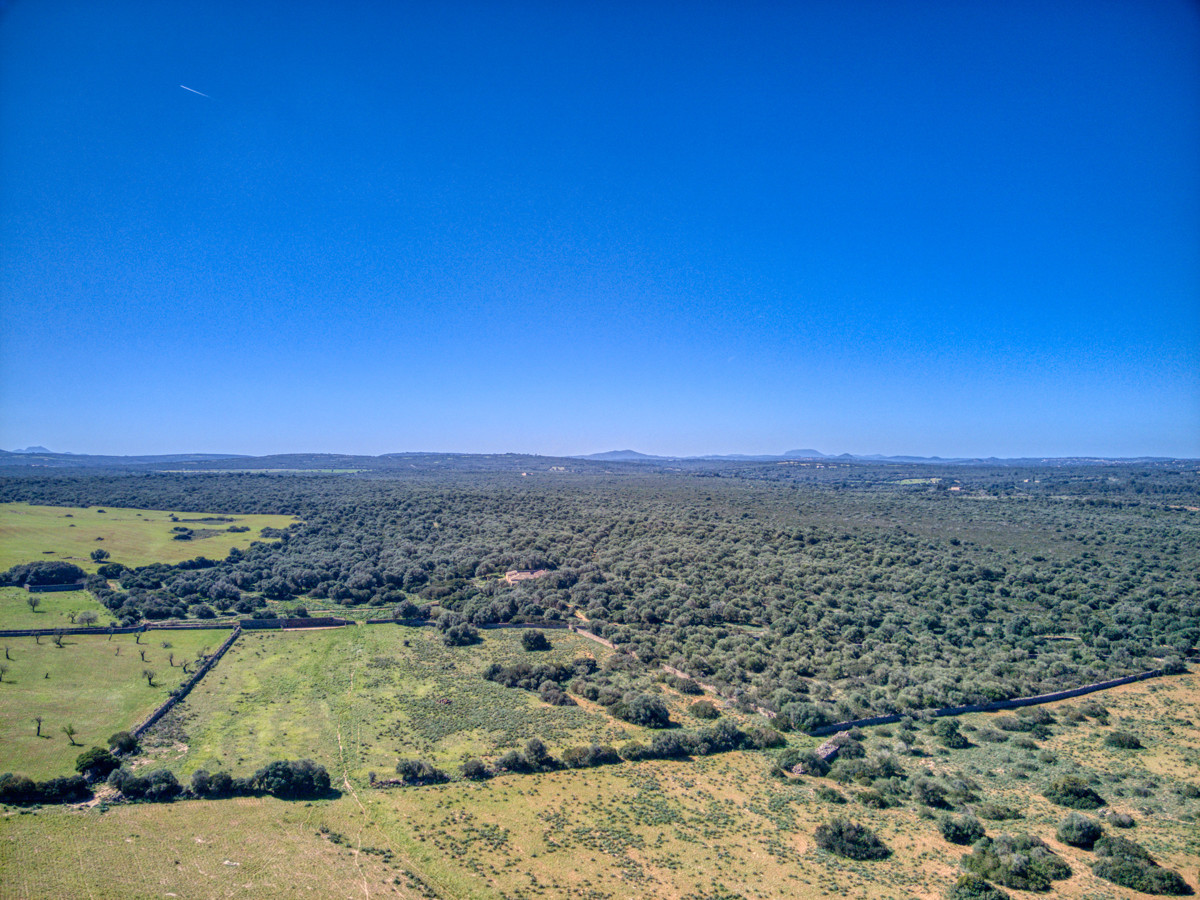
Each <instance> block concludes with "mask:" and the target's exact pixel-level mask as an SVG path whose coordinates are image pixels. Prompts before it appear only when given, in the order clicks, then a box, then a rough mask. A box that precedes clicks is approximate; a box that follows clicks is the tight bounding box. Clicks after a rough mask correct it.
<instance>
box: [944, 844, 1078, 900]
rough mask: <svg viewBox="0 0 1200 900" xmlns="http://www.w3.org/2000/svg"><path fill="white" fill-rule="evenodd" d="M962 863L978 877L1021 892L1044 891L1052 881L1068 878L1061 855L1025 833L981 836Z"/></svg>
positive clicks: (1069, 872) (1068, 871) (1048, 888)
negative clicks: (990, 836)
mask: <svg viewBox="0 0 1200 900" xmlns="http://www.w3.org/2000/svg"><path fill="white" fill-rule="evenodd" d="M962 864H963V868H965V869H967V871H969V872H973V873H974V874H976V875H978V876H979V877H981V878H986V879H987V880H989V881H995V882H997V883H999V884H1002V885H1004V886H1005V887H1011V888H1016V889H1018V890H1022V891H1048V890H1050V883H1051V882H1052V881H1058V880H1060V879H1063V878H1070V877H1071V867H1070V866H1069V865H1067V863H1066V862H1065V861H1064V860H1063V859H1062V857H1060V856H1058V855H1057V854H1055V853H1054V851H1052V850H1051V849H1050V848H1049V847H1048V846H1046V844H1045V842H1044V841H1042V840H1040V839H1039V838H1036V837H1034V836H1033V835H1029V834H1016V835H1012V834H1001V835H998V836H997V837H996V838H987V837H985V838H981V839H980V840H979V841H978V842H976V844H975V846H974V848H973V849H972V851H971V853H970V854H968V855H967V856H964V857H963V860H962Z"/></svg>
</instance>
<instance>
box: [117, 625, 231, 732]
mask: <svg viewBox="0 0 1200 900" xmlns="http://www.w3.org/2000/svg"><path fill="white" fill-rule="evenodd" d="M241 633H242V626H241V625H236V626H235V627H234V629H233V633H232V634H230V635H229V637H227V638H226V639H225V642H224V643H223V644H221V646H220V647H218V648H217V649H216V652H214V653H213V655H212V656H210V657H209V658H208V659H206V660H205V661H204V663H203V664H202V665H201V666H200V668H199V669H197V670H196V671H195V673H193V675H192V677H191V678H189V679H188V680H187V681H185V682H184V683H183V684H181V685H180V686H179V687H178V688H176V689H175V690H174V691H172V692H171V696H170V697H168V698H167V701H166V702H165V703H164V704H163V705H162V706H160V707H159V708H158V709H156V710H155V711H154V712H152V713H150V717H149V718H148V719H146V721H144V722H142V724H141V725H139V726H138V727H137V728H135V729H133V736H134V737H136V738H140V737H141V736H142V735H143V734H145V733H146V732H147V731H148V730H149V729H150V727H151V726H152V725H154V723H156V722H157V721H158V720H159V719H161V718H162V717H163V716H165V715H166V714H167V713H168V712H169V711H170V710H171V709H172V708H174V706H175V704H177V703H179V702H180V701H181V700H183V699H184V698H185V697H187V695H188V694H189V693H191V690H192V688H194V687H195V686H196V685H197V684H199V683H200V679H201V678H203V677H204V676H205V675H207V674H208V670H209V669H211V668H212V667H213V666H215V665H216V664H217V661H218V660H219V659H220V658H221V657H222V656H224V655H225V651H226V650H228V649H229V648H230V647H232V646H233V642H234V641H236V640H237V639H238V636H239V635H240V634H241Z"/></svg>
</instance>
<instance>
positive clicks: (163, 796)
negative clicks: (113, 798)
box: [108, 769, 183, 803]
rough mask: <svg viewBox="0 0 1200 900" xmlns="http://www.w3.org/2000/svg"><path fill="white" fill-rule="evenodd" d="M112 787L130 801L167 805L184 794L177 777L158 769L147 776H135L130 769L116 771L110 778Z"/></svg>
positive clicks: (109, 781)
mask: <svg viewBox="0 0 1200 900" xmlns="http://www.w3.org/2000/svg"><path fill="white" fill-rule="evenodd" d="M108 783H109V785H110V786H112V787H114V788H116V789H117V790H118V791H119V792H120V793H121V794H123V795H124V796H125V797H126V798H127V799H129V800H145V801H147V802H150V803H166V802H169V801H171V800H174V799H175V798H176V797H178V796H179V795H180V793H182V791H183V788H182V787H181V786H180V784H179V782H178V781H177V780H176V779H175V776H174V775H173V774H172V773H170V772H168V771H167V770H166V769H156V770H155V771H153V772H150V773H148V774H146V775H145V776H138V775H134V774H133V773H132V772H130V771H129V770H128V769H114V770H113V771H112V774H110V775H109V776H108Z"/></svg>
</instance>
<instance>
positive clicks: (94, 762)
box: [75, 747, 121, 781]
mask: <svg viewBox="0 0 1200 900" xmlns="http://www.w3.org/2000/svg"><path fill="white" fill-rule="evenodd" d="M120 765H121V761H120V760H118V759H117V758H116V757H115V756H113V755H112V754H111V753H109V752H108V751H107V750H105V749H104V748H102V747H93V748H92V749H91V750H84V751H83V752H82V753H80V754H79V756H77V757H76V758H75V771H76V772H78V773H79V774H80V775H83V776H84V777H85V778H89V779H92V780H95V781H98V780H101V779H104V778H107V777H108V775H109V773H110V772H111V771H112V770H113V769H116V768H119V767H120Z"/></svg>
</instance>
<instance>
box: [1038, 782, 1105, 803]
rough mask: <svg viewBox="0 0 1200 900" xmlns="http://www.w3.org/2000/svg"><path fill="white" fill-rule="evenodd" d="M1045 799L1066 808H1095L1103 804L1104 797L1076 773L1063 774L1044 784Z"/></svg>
mask: <svg viewBox="0 0 1200 900" xmlns="http://www.w3.org/2000/svg"><path fill="white" fill-rule="evenodd" d="M1043 794H1044V795H1045V797H1046V799H1047V800H1049V801H1050V802H1051V803H1057V804H1058V805H1059V806H1065V807H1067V808H1068V809H1096V808H1098V807H1101V806H1103V805H1104V798H1103V797H1101V796H1100V795H1099V794H1097V793H1096V792H1095V791H1094V790H1092V788H1091V786H1090V785H1088V783H1087V782H1086V781H1084V780H1083V779H1082V778H1080V777H1079V776H1078V775H1063V776H1062V777H1061V778H1056V779H1055V780H1054V781H1052V782H1050V783H1049V784H1048V785H1046V789H1045V791H1043Z"/></svg>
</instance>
